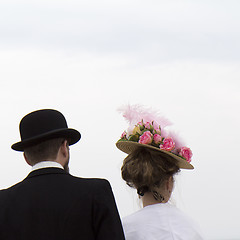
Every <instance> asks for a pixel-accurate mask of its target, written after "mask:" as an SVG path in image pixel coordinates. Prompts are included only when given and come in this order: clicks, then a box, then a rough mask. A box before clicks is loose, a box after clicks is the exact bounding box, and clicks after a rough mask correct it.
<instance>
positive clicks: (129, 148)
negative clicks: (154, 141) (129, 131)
mask: <svg viewBox="0 0 240 240" xmlns="http://www.w3.org/2000/svg"><path fill="white" fill-rule="evenodd" d="M116 146H117V148H118V149H119V150H121V151H123V152H125V153H127V154H130V153H132V152H133V151H135V150H136V149H138V148H143V147H144V148H149V149H153V150H155V151H159V153H160V154H163V155H167V156H170V157H172V158H174V159H175V160H177V164H178V167H179V168H182V169H194V167H193V165H192V164H190V163H189V162H187V160H185V159H184V158H181V157H179V156H177V155H175V154H173V153H171V152H168V151H165V150H162V149H160V148H156V147H154V146H151V145H147V144H141V143H138V142H133V141H122V140H119V141H118V142H117V143H116Z"/></svg>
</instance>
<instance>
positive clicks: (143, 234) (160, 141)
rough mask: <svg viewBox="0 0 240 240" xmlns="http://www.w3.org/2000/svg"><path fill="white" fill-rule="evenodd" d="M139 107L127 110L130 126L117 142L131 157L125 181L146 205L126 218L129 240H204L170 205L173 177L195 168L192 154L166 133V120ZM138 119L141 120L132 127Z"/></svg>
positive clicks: (180, 213) (125, 111) (188, 220)
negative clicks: (183, 170) (192, 163)
mask: <svg viewBox="0 0 240 240" xmlns="http://www.w3.org/2000/svg"><path fill="white" fill-rule="evenodd" d="M139 108H140V107H139V106H134V107H127V110H126V109H125V110H124V112H123V115H124V117H125V118H127V120H128V121H129V123H130V125H131V126H130V128H129V129H128V131H127V132H124V133H123V134H122V136H121V139H120V140H119V141H118V142H117V143H116V146H117V147H118V148H119V149H120V150H121V151H123V152H125V153H127V154H128V156H127V157H126V158H125V160H124V162H123V165H122V168H121V170H122V178H123V179H124V180H125V181H126V183H127V184H128V185H129V186H130V187H133V188H135V189H136V190H137V193H138V195H139V196H140V198H141V200H142V203H143V209H141V210H139V211H137V212H135V213H133V214H132V215H130V216H127V217H125V218H124V219H123V228H124V232H125V236H126V240H162V239H164V240H170V239H171V240H200V239H203V238H202V237H201V235H200V234H199V232H198V230H197V228H196V227H195V226H194V224H193V223H192V221H191V220H190V219H189V218H187V217H186V216H185V215H184V214H183V213H182V212H181V211H180V210H178V209H177V208H176V207H174V206H172V205H171V204H169V203H168V201H169V199H170V197H171V194H172V191H173V186H174V175H175V174H176V173H178V172H179V171H180V168H184V169H193V166H192V165H191V164H190V162H191V157H192V152H191V150H190V149H189V148H187V147H185V146H183V145H182V143H181V142H180V141H179V139H178V138H177V136H176V135H175V136H174V135H170V133H169V132H167V131H166V129H165V127H166V126H167V125H168V122H166V119H163V118H159V117H158V116H154V115H153V114H152V113H151V114H147V112H146V111H145V110H143V109H142V108H141V109H139ZM128 116H131V117H128ZM149 117H150V118H149ZM153 117H154V118H155V119H156V120H155V119H153ZM136 118H138V119H139V118H141V119H139V120H138V122H136V125H133V121H136ZM150 119H151V120H150ZM173 136H174V138H173Z"/></svg>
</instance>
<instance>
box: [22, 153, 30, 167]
mask: <svg viewBox="0 0 240 240" xmlns="http://www.w3.org/2000/svg"><path fill="white" fill-rule="evenodd" d="M23 157H24V159H25V161H26V163H27V164H28V165H30V166H32V163H31V162H30V161H29V159H28V158H27V156H26V153H25V152H23Z"/></svg>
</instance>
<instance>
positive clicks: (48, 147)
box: [24, 138, 65, 165]
mask: <svg viewBox="0 0 240 240" xmlns="http://www.w3.org/2000/svg"><path fill="white" fill-rule="evenodd" d="M64 140H65V139H64V138H54V139H49V140H46V141H44V142H41V143H38V144H36V145H34V146H31V147H28V148H26V149H24V153H25V155H26V157H27V158H28V160H29V162H30V163H31V164H32V165H34V164H36V163H38V162H41V161H44V160H55V159H56V157H57V153H58V150H59V148H60V146H61V145H62V143H63V142H64Z"/></svg>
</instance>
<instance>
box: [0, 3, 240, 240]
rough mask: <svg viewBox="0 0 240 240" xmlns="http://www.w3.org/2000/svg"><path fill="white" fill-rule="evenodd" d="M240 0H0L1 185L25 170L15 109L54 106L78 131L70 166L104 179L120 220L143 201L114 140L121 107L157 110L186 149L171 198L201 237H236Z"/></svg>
mask: <svg viewBox="0 0 240 240" xmlns="http://www.w3.org/2000/svg"><path fill="white" fill-rule="evenodd" d="M239 10H240V1H237V0H235V1H234V0H227V1H223V0H218V1H217V0H216V1H214V0H210V1H209V0H202V1H194V0H192V1H190V0H189V1H185V0H184V1H171V0H169V1H162V0H158V1H157V0H148V1H143V0H138V1H133V0H128V1H126V0H121V1H120V0H116V1H114V0H112V1H110V0H109V1H100V0H98V1H97V0H96V1H91V0H90V1H89V0H88V1H87V0H83V1H81V0H79V1H74V0H68V1H67V0H58V1H53V0H48V1H45V0H41V1H40V0H35V1H34V0H31V1H26V0H23V1H17V0H15V1H11V0H7V1H5V0H1V2H0V104H1V105H0V106H1V125H0V132H1V151H2V156H1V160H0V161H1V174H0V188H6V187H9V186H11V185H13V184H14V183H16V182H18V181H21V180H22V179H23V178H24V177H25V176H26V175H27V174H28V172H29V171H30V167H29V166H27V165H26V164H25V162H24V160H23V158H22V154H21V153H19V152H15V151H12V150H11V149H10V146H11V145H12V144H13V143H15V142H17V141H19V133H18V124H19V121H20V120H21V118H22V117H23V116H24V115H25V114H27V113H29V112H31V111H33V110H37V109H41V108H54V109H58V110H60V111H61V112H62V113H63V114H64V115H65V117H66V118H67V120H68V125H69V127H72V128H76V129H78V130H79V131H80V132H81V134H82V139H81V141H80V142H79V143H77V144H76V145H74V146H72V147H71V164H70V168H71V173H72V174H74V175H76V176H82V177H100V178H107V179H108V180H109V181H110V183H111V185H112V188H113V192H114V194H115V198H116V202H117V205H118V208H119V213H120V215H121V217H124V216H126V215H128V214H130V213H132V212H134V211H135V210H137V209H138V208H139V207H140V204H139V201H138V199H137V196H136V194H135V191H134V190H133V191H132V190H130V189H129V188H128V187H127V186H125V183H124V182H123V181H122V180H121V176H120V168H121V164H122V160H123V158H124V157H125V156H126V155H125V154H124V153H122V152H120V151H119V150H118V149H117V148H116V147H115V142H116V141H117V140H118V139H119V137H120V135H121V133H122V132H123V130H125V129H126V128H127V127H128V125H127V123H126V122H125V120H124V119H123V117H122V116H121V114H119V113H118V112H117V108H118V107H120V106H121V105H123V104H128V103H130V104H143V105H145V106H147V107H153V108H154V109H156V110H159V111H160V112H161V113H162V114H164V116H166V117H167V118H169V119H170V120H171V121H172V122H173V123H174V128H175V129H176V130H177V131H179V133H180V134H181V136H182V137H183V138H184V139H185V141H186V142H187V143H188V146H189V147H190V148H191V149H192V151H193V154H194V157H193V161H192V164H193V165H194V166H195V170H194V171H188V170H183V171H182V172H181V173H180V175H179V176H178V177H177V179H176V187H175V192H174V197H173V200H174V202H175V204H176V205H177V206H178V207H179V208H180V209H182V210H183V211H184V212H185V213H186V214H188V215H190V216H191V217H192V218H193V219H194V220H195V221H196V222H198V224H199V225H200V227H201V228H202V230H203V232H204V234H205V236H206V238H207V239H228V240H229V239H240V227H239V214H240V207H239V202H240V192H239V168H240V157H239V143H240V141H239V136H240V128H239V121H240V114H239V106H240V94H239V90H240V88H239V86H240V82H239V81H240V68H239V66H240V48H239V42H240V31H239V25H240V14H239Z"/></svg>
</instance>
